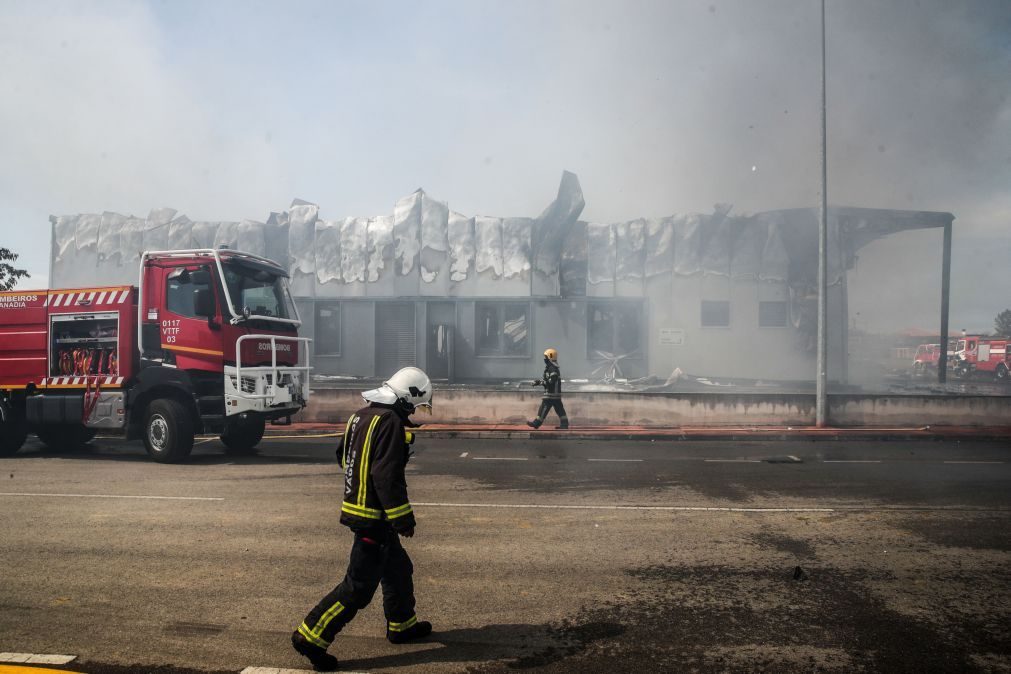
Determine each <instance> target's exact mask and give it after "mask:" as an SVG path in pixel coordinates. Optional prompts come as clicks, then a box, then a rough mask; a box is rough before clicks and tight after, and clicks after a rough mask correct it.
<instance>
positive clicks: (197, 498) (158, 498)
mask: <svg viewBox="0 0 1011 674" xmlns="http://www.w3.org/2000/svg"><path fill="white" fill-rule="evenodd" d="M0 496H51V497H59V498H132V499H146V500H151V501H224V500H225V499H223V498H221V497H218V496H129V495H123V494H41V493H39V494H34V493H28V492H9V491H0Z"/></svg>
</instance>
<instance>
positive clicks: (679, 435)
mask: <svg viewBox="0 0 1011 674" xmlns="http://www.w3.org/2000/svg"><path fill="white" fill-rule="evenodd" d="M433 425H434V424H433ZM343 431H344V428H343V426H336V425H329V424H318V425H316V424H314V425H312V427H302V428H297V427H281V428H277V427H274V428H270V427H268V429H267V432H266V433H265V437H271V436H288V437H292V436H298V437H320V438H337V437H340V436H341V435H342V434H343ZM415 432H416V433H417V434H418V435H419V436H422V437H424V438H430V439H435V440H544V441H550V440H587V441H607V440H611V441H614V440H620V441H642V442H684V441H706V440H712V441H722V442H728V441H756V440H774V441H794V442H796V441H809V442H813V441H817V440H836V441H838V440H868V441H879V442H880V441H909V440H936V441H941V440H975V441H980V442H1008V441H1009V440H1011V430H1009V429H1003V428H1000V429H994V428H986V429H984V428H980V429H972V428H950V429H946V428H937V429H928V428H888V429H874V428H732V429H730V428H728V429H721V428H718V427H710V428H663V429H649V428H641V427H640V428H636V427H632V428H627V429H621V428H608V429H600V428H597V429H593V428H587V429H578V428H575V429H570V430H567V431H559V430H553V429H552V430H538V431H531V430H520V429H516V428H509V427H506V428H501V427H489V428H484V429H479V428H473V427H470V428H460V429H454V428H445V427H443V428H431V429H427V428H420V429H417V430H416V431H415Z"/></svg>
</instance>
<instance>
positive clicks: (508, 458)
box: [471, 456, 527, 461]
mask: <svg viewBox="0 0 1011 674" xmlns="http://www.w3.org/2000/svg"><path fill="white" fill-rule="evenodd" d="M471 458H473V459H474V460H475V461H526V460H527V457H525V456H474V457H471Z"/></svg>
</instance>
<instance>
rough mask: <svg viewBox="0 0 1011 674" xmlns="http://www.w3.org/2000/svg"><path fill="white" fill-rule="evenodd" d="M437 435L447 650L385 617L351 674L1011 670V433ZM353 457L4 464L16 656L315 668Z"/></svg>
mask: <svg viewBox="0 0 1011 674" xmlns="http://www.w3.org/2000/svg"><path fill="white" fill-rule="evenodd" d="M423 442H425V443H426V445H425V446H421V447H419V448H418V452H417V455H416V456H415V457H414V459H413V460H412V461H411V463H410V465H409V468H408V471H409V475H408V481H409V486H410V490H411V497H412V501H413V502H414V504H415V510H416V512H417V515H418V520H419V526H418V533H417V536H415V537H414V538H413V539H410V540H407V541H405V546H406V547H407V549H408V550H409V552H410V554H411V555H412V557H413V558H414V562H415V569H416V570H415V583H416V587H417V594H418V612H419V617H420V618H421V619H428V620H431V621H432V622H433V623H434V625H435V630H436V634H434V635H433V636H432V637H431V638H430V639H428V640H427V641H426V642H423V643H418V644H412V645H406V646H393V645H391V644H389V643H387V642H386V640H385V639H384V621H383V617H382V611H381V608H380V606H379V602H375V603H374V604H373V605H372V606H370V607H369V608H368V609H366V610H365V611H362V612H361V613H360V614H359V615H358V617H357V618H356V619H355V621H354V622H353V623H351V624H350V625H349V626H348V628H347V629H346V630H345V631H344V632H343V633H342V634H341V635H340V636H339V637H338V639H337V641H336V642H335V644H334V645H333V647H332V648H331V652H333V653H335V654H336V655H337V656H338V657H339V658H340V659H341V661H342V667H343V668H344V669H346V670H352V671H369V672H464V671H466V672H473V673H475V674H476V673H485V672H505V671H507V670H511V669H515V668H523V669H532V670H534V671H538V672H616V671H638V672H654V671H655V672H662V671H699V672H716V671H741V672H745V671H747V672H752V671H791V672H792V671H812V670H818V671H840V672H850V671H861V670H864V671H917V672H922V671H1008V670H1009V669H1011V628H1009V626H1011V527H1009V525H1011V451H1009V450H1011V447H1009V446H1008V445H1007V444H997V443H989V444H988V443H965V442H963V443H954V442H952V443H942V442H919V443H917V442H893V443H882V442H844V441H823V442H787V443H772V442H754V443H740V442H739V443H720V442H698V443H687V442H676V443H660V442H652V443H651V442H599V441H596V442H595V441H587V442H573V441H565V440H558V441H555V440H535V441H525V442H524V441H495V440H435V439H431V440H427V441H423ZM333 455H334V440H333V439H332V438H286V437H276V438H270V439H268V440H265V442H264V444H263V445H262V446H261V449H260V451H259V453H258V454H257V455H256V456H250V457H241V456H229V455H226V454H225V453H224V451H223V448H222V447H221V445H220V443H218V442H217V441H216V440H213V439H210V440H207V441H205V442H201V444H199V445H198V446H197V447H196V448H195V450H194V455H193V458H192V460H191V461H190V463H188V464H184V465H160V464H155V463H152V462H149V461H148V460H147V458H146V456H145V454H144V452H143V449H142V448H141V446H140V445H139V444H135V443H131V444H124V443H122V442H120V441H117V440H106V439H98V440H96V441H95V443H94V447H92V448H91V449H89V450H88V451H85V452H81V453H74V454H53V453H50V452H47V451H44V450H43V449H41V447H40V446H39V445H38V444H37V443H34V441H33V442H31V443H29V445H28V446H26V448H25V449H24V450H22V452H21V453H19V454H18V455H17V456H15V457H13V458H9V459H4V460H0V479H2V484H0V512H2V513H3V516H2V518H0V542H2V545H0V652H8V653H33V654H70V655H75V656H77V658H76V659H75V660H74V661H73V662H72V663H71V664H70V665H67V666H66V668H69V669H71V670H74V671H80V672H87V673H88V674H104V673H106V672H110V673H112V672H115V673H124V672H147V671H157V672H164V673H165V674H172V673H181V672H187V671H201V672H211V671H214V672H218V671H220V672H235V673H237V672H240V671H242V670H243V669H244V668H246V667H267V668H275V669H274V671H276V668H305V667H306V663H305V662H304V661H303V660H301V659H300V658H299V657H298V656H297V655H296V654H295V653H294V652H293V651H291V649H290V646H289V645H288V636H289V634H290V632H291V630H292V629H293V627H295V626H296V625H297V624H298V623H299V622H300V621H301V619H302V617H303V616H304V614H305V612H306V611H307V610H308V609H309V608H310V607H311V606H312V605H313V604H314V603H315V602H316V601H317V600H318V599H319V597H320V596H322V595H323V594H324V593H325V592H326V591H328V590H329V589H330V588H331V587H332V586H333V585H334V584H335V583H336V582H338V581H339V580H340V577H341V575H342V573H343V569H344V565H345V564H346V560H347V553H348V549H349V547H350V542H351V536H350V534H349V532H347V530H345V529H343V528H342V527H340V526H339V524H338V523H337V518H338V507H339V503H338V501H339V496H338V493H337V489H338V478H337V473H336V470H335V467H334V461H333ZM798 566H799V567H801V568H802V570H803V576H802V577H803V578H804V579H801V580H795V578H794V576H795V570H796V567H798ZM0 660H3V653H0ZM2 671H3V665H2V664H0V672H2Z"/></svg>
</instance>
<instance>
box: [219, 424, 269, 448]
mask: <svg viewBox="0 0 1011 674" xmlns="http://www.w3.org/2000/svg"><path fill="white" fill-rule="evenodd" d="M265 428H266V422H265V421H264V420H263V417H249V418H246V419H244V420H238V419H236V420H235V421H233V422H231V423H229V424H228V426H227V427H226V428H225V432H224V433H222V434H221V442H222V444H224V445H225V447H227V448H228V450H229V451H230V452H232V453H234V454H245V453H248V452H252V451H253V450H254V449H256V446H257V445H258V444H260V440H262V439H263V431H264V429H265Z"/></svg>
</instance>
